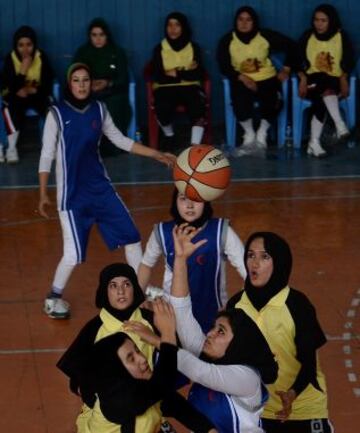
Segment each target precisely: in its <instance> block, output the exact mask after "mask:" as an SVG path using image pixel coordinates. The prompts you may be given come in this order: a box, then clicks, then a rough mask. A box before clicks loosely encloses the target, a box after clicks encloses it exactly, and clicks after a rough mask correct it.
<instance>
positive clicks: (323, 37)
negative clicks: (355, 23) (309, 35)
mask: <svg viewBox="0 0 360 433" xmlns="http://www.w3.org/2000/svg"><path fill="white" fill-rule="evenodd" d="M316 12H322V13H323V14H325V15H326V16H327V17H328V18H329V27H328V29H327V31H326V32H325V33H318V32H317V31H316V29H315V26H314V19H315V14H316ZM311 27H312V29H313V32H314V34H315V36H316V38H317V39H319V40H320V41H328V40H329V39H331V38H332V37H333V36H334V35H335V34H336V33H337V32H338V31H339V30H340V28H341V22H340V18H339V14H338V12H337V10H336V9H335V8H334V6H332V5H329V4H327V3H324V4H321V5H319V6H317V8H316V9H315V10H314V13H313V15H312V18H311Z"/></svg>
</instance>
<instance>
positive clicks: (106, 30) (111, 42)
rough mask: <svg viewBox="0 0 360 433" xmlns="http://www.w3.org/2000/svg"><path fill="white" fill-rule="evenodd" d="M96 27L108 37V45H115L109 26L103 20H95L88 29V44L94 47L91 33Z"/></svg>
mask: <svg viewBox="0 0 360 433" xmlns="http://www.w3.org/2000/svg"><path fill="white" fill-rule="evenodd" d="M94 27H99V28H100V29H101V30H102V31H103V32H104V33H105V35H106V38H107V41H106V45H114V39H113V36H112V33H111V30H110V28H109V26H108V24H107V22H106V21H105V20H104V19H103V18H99V17H98V18H94V19H93V20H92V21H91V23H90V24H89V27H88V44H89V45H92V43H91V36H90V33H91V31H92V29H93V28H94Z"/></svg>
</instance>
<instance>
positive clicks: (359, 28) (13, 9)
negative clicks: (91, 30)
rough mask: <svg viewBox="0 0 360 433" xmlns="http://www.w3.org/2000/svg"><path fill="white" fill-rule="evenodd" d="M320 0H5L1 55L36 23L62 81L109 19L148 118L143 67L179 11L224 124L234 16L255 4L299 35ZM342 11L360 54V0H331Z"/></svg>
mask: <svg viewBox="0 0 360 433" xmlns="http://www.w3.org/2000/svg"><path fill="white" fill-rule="evenodd" d="M319 3H321V1H315V0H267V1H266V0H249V1H247V2H241V1H234V0H102V1H100V0H10V1H9V0H0V11H1V12H0V54H1V55H4V54H5V53H6V52H7V51H9V50H10V49H11V44H12V34H13V32H14V30H15V29H16V28H17V27H19V26H20V25H22V24H28V25H31V26H32V27H34V29H35V30H36V31H37V33H38V37H39V45H40V46H41V47H42V48H43V49H45V50H46V51H47V53H48V54H49V57H50V59H51V61H52V64H53V65H54V67H55V69H56V72H57V75H58V77H59V79H60V80H62V79H63V76H64V73H65V69H66V67H67V65H68V64H69V62H70V60H71V57H72V55H73V54H74V51H75V49H76V48H77V47H78V46H79V45H80V44H82V43H83V42H84V41H85V38H86V28H87V25H88V23H89V22H90V21H91V19H92V18H94V17H96V16H101V17H103V18H105V19H106V20H107V21H108V23H109V25H110V27H111V29H112V31H113V34H114V36H115V40H116V41H117V42H118V44H120V45H121V46H122V47H123V48H125V50H126V51H127V53H128V57H129V63H130V66H131V68H132V69H133V71H134V74H135V78H136V82H137V93H138V112H139V115H140V122H142V123H144V122H145V120H144V119H145V88H144V83H143V80H142V68H143V66H144V64H145V63H146V61H147V60H148V59H149V57H150V56H151V51H152V48H153V46H154V45H155V44H156V43H157V42H158V41H159V40H160V39H161V38H162V37H163V23H164V18H165V16H166V15H167V14H168V13H169V12H171V11H173V10H178V11H181V12H184V13H185V14H187V16H188V18H189V20H190V22H191V25H192V28H193V33H194V40H196V41H197V42H198V43H199V44H200V45H201V46H202V48H203V51H204V60H205V64H206V67H207V69H208V71H209V73H210V76H211V78H212V82H213V114H214V116H215V118H214V122H215V123H217V122H221V121H222V118H223V113H222V89H221V81H220V76H219V72H218V69H217V65H216V62H215V51H216V45H217V42H218V40H219V38H220V37H221V35H223V34H224V33H225V32H226V31H228V30H229V29H230V28H231V26H232V21H233V15H234V12H235V11H236V9H237V8H238V7H240V6H242V5H245V4H249V5H251V6H253V7H254V8H255V9H256V10H257V11H258V13H259V15H260V23H261V26H263V27H269V28H272V29H274V30H278V31H281V32H283V33H285V34H288V35H290V36H292V37H294V38H297V37H299V35H300V34H301V33H302V31H303V30H304V29H305V28H306V27H308V26H309V20H310V16H311V12H312V10H313V8H314V7H315V6H316V5H318V4H319ZM329 3H331V4H333V5H334V6H335V7H337V9H338V10H339V12H340V16H341V18H342V22H343V26H344V28H345V29H346V30H347V31H348V33H349V34H350V36H351V38H352V40H353V43H354V46H355V49H356V53H357V55H358V54H359V53H360V1H359V0H335V1H331V0H330V1H329Z"/></svg>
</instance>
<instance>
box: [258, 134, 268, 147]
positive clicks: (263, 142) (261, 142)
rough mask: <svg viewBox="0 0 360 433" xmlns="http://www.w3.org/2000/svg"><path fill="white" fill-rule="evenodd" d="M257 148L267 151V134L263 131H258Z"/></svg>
mask: <svg viewBox="0 0 360 433" xmlns="http://www.w3.org/2000/svg"><path fill="white" fill-rule="evenodd" d="M256 146H257V147H258V148H259V149H261V150H265V149H267V133H266V132H263V131H258V132H257V133H256Z"/></svg>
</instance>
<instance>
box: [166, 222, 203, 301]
mask: <svg viewBox="0 0 360 433" xmlns="http://www.w3.org/2000/svg"><path fill="white" fill-rule="evenodd" d="M200 230H201V228H199V229H195V228H194V227H191V226H189V225H188V224H187V223H184V224H181V225H180V226H179V227H178V226H175V227H174V229H173V239H174V248H175V261H174V272H173V281H172V285H171V295H172V296H174V297H175V298H184V297H186V296H187V295H188V294H189V282H188V276H187V259H188V258H189V257H190V256H191V254H192V253H193V252H194V251H196V250H197V249H198V248H199V247H201V245H203V244H205V243H206V242H207V240H206V239H203V240H201V241H198V242H196V243H195V244H194V243H192V239H193V238H194V237H195V236H196V235H197V234H198V232H199V231H200Z"/></svg>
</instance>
